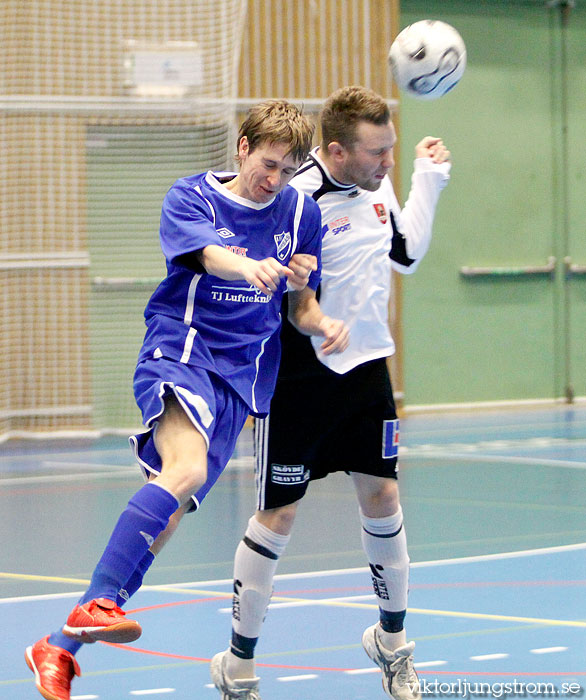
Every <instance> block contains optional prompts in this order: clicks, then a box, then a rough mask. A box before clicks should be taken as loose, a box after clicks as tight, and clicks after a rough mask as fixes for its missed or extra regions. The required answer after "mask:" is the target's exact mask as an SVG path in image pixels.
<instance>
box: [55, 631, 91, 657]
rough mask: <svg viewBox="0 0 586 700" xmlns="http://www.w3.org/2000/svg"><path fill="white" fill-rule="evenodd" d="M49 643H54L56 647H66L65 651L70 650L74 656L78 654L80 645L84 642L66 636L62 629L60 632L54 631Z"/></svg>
mask: <svg viewBox="0 0 586 700" xmlns="http://www.w3.org/2000/svg"><path fill="white" fill-rule="evenodd" d="M49 644H54V645H55V646H56V647H61V649H65V651H68V652H69V653H70V654H73V655H74V656H75V655H76V654H77V652H78V651H79V649H80V647H82V646H83V644H80V643H79V642H76V641H75V639H71V637H66V636H65V635H64V634H63V632H62V631H61V630H59V632H53V634H51V635H50V636H49Z"/></svg>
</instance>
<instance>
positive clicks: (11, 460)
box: [0, 407, 586, 700]
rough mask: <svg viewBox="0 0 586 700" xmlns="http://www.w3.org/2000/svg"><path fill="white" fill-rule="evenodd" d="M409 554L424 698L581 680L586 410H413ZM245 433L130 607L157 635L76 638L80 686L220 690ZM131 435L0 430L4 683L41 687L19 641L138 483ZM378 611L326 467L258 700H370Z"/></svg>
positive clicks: (585, 646) (44, 620) (42, 622)
mask: <svg viewBox="0 0 586 700" xmlns="http://www.w3.org/2000/svg"><path fill="white" fill-rule="evenodd" d="M401 429H402V433H401V440H402V449H401V477H400V484H401V490H402V502H403V509H404V512H405V520H406V528H407V536H408V539H409V543H410V554H411V559H412V571H411V586H410V588H411V592H410V603H409V613H408V617H407V632H408V637H409V638H410V639H413V640H415V642H416V645H417V646H416V653H415V659H416V668H417V670H418V673H419V675H420V679H421V683H422V690H423V696H430V697H450V696H456V697H472V696H474V695H481V696H484V697H497V698H498V697H506V696H512V697H516V696H520V697H529V696H538V697H553V696H555V697H566V696H568V697H583V696H584V689H585V688H586V409H585V408H584V407H569V408H568V407H555V408H549V409H540V410H536V409H533V410H525V411H518V410H515V411H513V410H507V411H506V412H505V411H490V412H483V413H479V412H476V413H470V414H465V413H444V414H441V415H439V414H438V415H435V414H428V415H412V416H408V417H407V418H405V419H403V421H402V425H401ZM250 453H251V440H250V434H249V433H248V431H246V432H245V433H244V434H243V436H242V438H241V441H240V443H239V446H238V450H237V452H236V454H235V457H234V459H233V462H232V464H231V466H230V468H229V470H228V471H227V472H226V473H225V474H224V475H223V477H222V479H221V481H220V482H219V483H218V485H217V486H216V488H215V489H214V490H213V491H212V493H211V494H210V496H209V498H208V499H207V500H206V502H205V503H204V506H203V507H202V509H201V511H200V512H198V513H197V514H195V515H194V516H189V517H188V518H186V519H185V520H184V521H183V523H182V526H181V529H180V531H179V532H178V533H177V535H176V537H175V539H174V540H173V541H172V542H171V543H170V544H169V545H168V547H167V548H166V549H165V551H164V552H163V553H162V554H161V555H160V556H159V557H158V560H157V562H155V565H154V566H153V568H152V569H151V571H150V572H149V574H148V576H147V579H146V580H145V583H146V586H145V587H144V588H143V589H142V590H141V591H140V592H139V593H138V594H137V595H136V596H135V597H134V598H133V599H132V600H131V601H130V603H129V605H128V610H132V611H134V617H136V619H137V620H139V621H140V622H141V624H142V626H143V629H144V633H143V636H142V637H141V638H140V639H139V640H138V641H137V642H135V643H133V644H130V645H125V646H112V645H105V644H96V645H91V646H88V647H87V648H83V649H82V650H81V651H80V653H79V654H78V660H79V663H80V665H81V667H82V671H83V676H82V678H80V679H76V680H75V682H74V687H73V692H72V700H89V699H90V698H100V699H106V698H107V699H108V700H118V699H119V698H120V699H123V698H132V697H136V696H143V695H144V696H149V697H155V698H156V697H169V698H177V699H179V698H185V699H195V698H198V699H199V698H202V699H204V700H205V699H206V698H209V699H210V700H213V699H214V698H217V697H218V693H217V691H216V690H215V689H214V688H213V687H210V681H209V672H208V661H209V659H210V657H211V656H212V655H213V654H214V653H215V652H216V651H219V650H221V649H223V648H225V647H226V646H227V642H228V639H229V634H230V590H231V560H232V555H233V553H234V550H235V548H236V546H237V544H238V541H239V539H240V537H241V536H242V533H243V530H244V528H245V525H246V521H247V520H248V517H249V516H250V514H251V513H252V509H253V504H254V494H253V487H254V481H253V476H252V474H251V458H250ZM141 483H142V482H141V480H140V477H139V474H138V469H137V468H136V467H134V466H133V464H132V457H131V454H130V451H129V449H128V448H127V447H126V445H125V442H124V441H122V440H119V439H117V438H107V439H106V438H104V439H101V440H93V441H76V442H71V441H68V442H65V441H46V442H43V443H39V442H35V443H33V442H15V441H12V442H8V443H4V444H2V445H0V528H1V531H2V532H3V533H4V535H5V537H4V546H3V547H2V550H1V551H0V621H1V623H2V629H3V631H4V634H3V641H2V642H1V648H2V652H3V653H2V654H1V655H0V698H6V699H7V700H8V699H10V700H21V699H25V698H31V699H34V698H37V697H40V695H38V693H37V691H36V689H35V687H34V682H33V679H32V675H31V674H30V672H29V671H28V669H27V667H26V666H25V664H24V660H23V654H24V648H25V647H26V646H27V645H29V644H31V643H33V642H34V641H36V640H37V639H38V638H40V637H41V636H44V635H45V634H48V633H49V632H51V631H53V630H54V629H56V628H58V627H59V626H60V625H61V624H62V623H63V620H64V617H65V616H66V615H67V613H68V612H69V610H70V609H71V607H72V606H73V604H74V602H75V600H76V599H77V597H78V596H79V594H80V592H81V591H82V590H83V588H84V586H85V581H87V579H88V577H89V575H90V573H91V570H92V568H93V565H94V563H95V561H96V560H97V558H98V556H99V555H100V553H101V551H102V549H103V546H104V544H105V542H106V539H107V537H108V535H109V532H110V530H111V528H112V526H113V524H114V522H115V520H116V518H117V516H118V514H119V512H120V510H121V509H122V508H123V506H124V504H125V503H126V501H127V500H128V497H129V496H130V495H131V494H132V493H133V492H134V491H135V490H136V488H137V487H138V486H139V485H140V484H141ZM376 619H377V610H376V606H375V603H374V598H373V596H372V592H371V588H370V585H369V576H368V572H367V570H366V568H365V561H364V557H363V555H362V551H361V548H360V532H359V527H358V513H357V507H356V504H355V498H354V497H353V494H352V492H351V486H350V483H349V479H348V477H346V476H345V475H344V474H336V475H332V476H331V477H329V478H328V479H326V480H323V481H320V482H316V483H315V484H313V485H312V487H311V490H310V492H309V494H308V496H307V497H306V499H305V500H304V502H303V504H302V507H301V509H300V513H299V516H298V522H297V524H296V529H295V531H294V535H293V538H292V541H291V544H290V546H289V548H288V550H287V552H286V554H285V555H284V557H283V558H282V560H281V562H280V565H279V576H278V578H277V581H276V585H275V594H274V597H273V602H272V605H271V608H270V610H269V613H268V615H267V619H266V622H265V627H264V630H263V636H262V637H261V640H260V642H259V646H258V661H259V674H260V675H261V678H262V681H261V692H262V698H263V700H277V699H279V700H293V699H295V700H318V699H319V700H366V699H368V700H376V698H381V700H382V698H384V697H386V696H385V695H384V693H383V691H382V689H381V686H380V673H379V672H378V670H377V669H376V668H375V667H373V666H372V664H371V662H370V661H369V659H368V658H367V657H366V655H365V654H364V651H363V650H362V648H361V645H360V639H361V635H362V631H363V630H364V628H365V627H367V626H369V625H370V624H372V623H373V622H374V621H375V620H376Z"/></svg>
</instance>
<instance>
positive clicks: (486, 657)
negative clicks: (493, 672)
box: [470, 654, 509, 661]
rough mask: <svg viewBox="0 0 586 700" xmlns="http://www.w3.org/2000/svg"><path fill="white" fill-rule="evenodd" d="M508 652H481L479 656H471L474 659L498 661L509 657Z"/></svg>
mask: <svg viewBox="0 0 586 700" xmlns="http://www.w3.org/2000/svg"><path fill="white" fill-rule="evenodd" d="M508 658H509V655H508V654H480V655H479V656H471V657H470V659H471V660H472V661H496V660H497V659H508Z"/></svg>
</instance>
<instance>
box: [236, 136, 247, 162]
mask: <svg viewBox="0 0 586 700" xmlns="http://www.w3.org/2000/svg"><path fill="white" fill-rule="evenodd" d="M249 153H250V144H249V143H248V137H247V136H243V137H242V138H241V139H240V142H239V143H238V157H239V158H241V159H242V158H245V157H246V156H247V155H248V154H249Z"/></svg>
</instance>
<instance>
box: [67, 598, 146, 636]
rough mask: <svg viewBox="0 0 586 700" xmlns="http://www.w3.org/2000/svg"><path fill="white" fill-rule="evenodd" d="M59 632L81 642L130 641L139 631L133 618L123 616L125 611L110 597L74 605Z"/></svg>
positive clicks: (138, 634)
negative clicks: (128, 618)
mask: <svg viewBox="0 0 586 700" xmlns="http://www.w3.org/2000/svg"><path fill="white" fill-rule="evenodd" d="M63 634H66V635H67V636H68V637H72V638H73V639H75V640H76V641H77V642H81V643H83V644H93V642H116V643H118V644H124V643H125V642H134V640H135V639H138V638H139V637H140V635H141V634H142V628H141V626H140V625H139V624H138V622H136V621H135V620H127V619H126V614H125V613H124V612H123V611H122V610H121V609H120V608H119V607H118V606H117V605H116V603H115V602H114V601H112V600H108V599H107V598H96V599H94V600H90V601H89V602H88V603H84V604H83V605H76V606H75V608H74V609H73V612H72V613H71V614H70V615H69V617H68V618H67V624H66V625H64V626H63Z"/></svg>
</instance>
